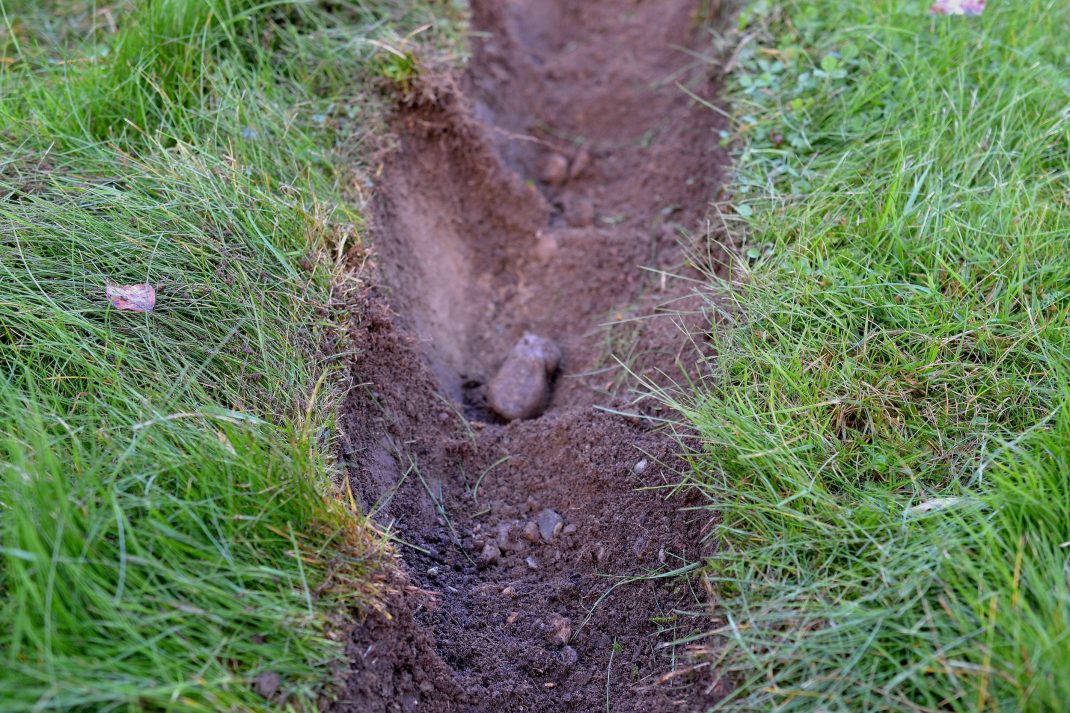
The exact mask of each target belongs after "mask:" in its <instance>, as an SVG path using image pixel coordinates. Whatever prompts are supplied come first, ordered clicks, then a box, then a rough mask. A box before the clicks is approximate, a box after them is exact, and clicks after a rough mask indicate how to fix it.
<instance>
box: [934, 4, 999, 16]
mask: <svg viewBox="0 0 1070 713" xmlns="http://www.w3.org/2000/svg"><path fill="white" fill-rule="evenodd" d="M984 11H985V0H936V2H934V3H933V4H932V6H931V7H930V8H929V13H930V14H932V15H973V16H976V15H980V14H981V13H982V12H984Z"/></svg>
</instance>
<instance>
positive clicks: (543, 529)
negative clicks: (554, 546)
mask: <svg viewBox="0 0 1070 713" xmlns="http://www.w3.org/2000/svg"><path fill="white" fill-rule="evenodd" d="M536 522H537V523H538V525H539V535H540V536H542V539H543V541H544V542H550V541H551V540H553V539H554V537H556V536H557V535H559V534H560V533H561V528H563V527H564V526H565V521H564V519H563V518H562V517H561V516H560V515H558V514H557V512H555V511H554V510H550V509H549V508H547V509H546V510H543V511H542V512H540V513H539V516H538V517H537V518H536Z"/></svg>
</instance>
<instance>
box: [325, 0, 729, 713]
mask: <svg viewBox="0 0 1070 713" xmlns="http://www.w3.org/2000/svg"><path fill="white" fill-rule="evenodd" d="M698 4H699V3H697V2H694V1H688V0H660V1H654V0H628V1H627V2H625V1H624V0H612V1H611V0H583V1H582V2H580V1H578V0H573V1H571V2H570V1H567V0H524V1H523V2H521V1H520V0H497V1H492V0H482V1H476V2H473V3H472V5H473V7H472V10H473V25H474V30H475V32H474V47H473V50H474V52H473V58H472V60H471V62H470V65H469V68H468V70H467V71H466V72H465V74H464V75H463V76H462V77H460V78H458V79H456V80H451V79H445V80H441V81H435V82H431V83H430V85H429V86H428V87H427V88H426V91H424V92H423V93H422V94H421V95H420V96H419V98H418V99H416V100H413V101H411V102H409V103H408V104H407V105H406V106H403V107H401V108H400V109H399V111H398V114H397V117H396V120H395V123H394V127H395V130H396V133H397V135H398V139H399V141H398V143H399V146H398V148H397V149H396V151H394V152H393V154H392V155H391V156H390V158H389V160H388V161H387V163H386V165H385V167H384V172H383V175H382V178H381V180H380V184H379V186H378V188H377V192H378V196H379V197H378V201H377V206H376V237H375V241H374V242H375V250H376V252H377V254H378V256H379V268H380V272H381V275H380V283H381V284H380V287H378V288H376V289H375V290H373V291H372V292H370V293H369V294H368V295H366V296H365V297H364V299H363V300H362V303H361V305H360V309H358V310H355V316H354V320H353V327H352V331H353V334H352V337H353V339H354V341H355V343H356V344H357V345H358V346H359V349H360V354H359V356H357V357H356V358H355V360H354V361H353V363H352V366H351V377H352V381H353V383H354V385H355V387H354V388H353V389H352V391H351V393H350V396H349V397H348V399H347V402H346V404H345V407H344V409H343V423H342V426H343V428H342V431H343V435H344V439H343V445H342V455H343V458H344V462H345V464H346V466H347V472H348V477H349V487H350V488H351V489H352V491H353V493H354V495H355V496H356V497H357V498H358V499H359V500H361V501H362V504H363V506H364V507H366V508H368V509H369V510H370V511H372V512H373V513H374V517H375V518H376V519H377V520H378V521H379V522H381V523H383V524H384V526H388V527H389V528H390V529H391V531H392V533H393V534H394V535H395V536H396V538H397V540H398V549H399V551H400V553H401V566H402V572H403V574H402V575H401V577H402V580H403V581H400V582H399V590H400V591H401V592H402V593H401V594H400V595H399V596H398V597H397V598H395V600H393V601H392V602H390V607H389V610H390V611H389V615H376V616H373V617H371V618H369V619H368V621H366V622H364V623H363V624H362V625H361V626H360V627H358V628H357V630H356V631H354V632H353V635H352V638H351V640H350V643H349V653H350V659H351V666H350V671H349V672H348V675H347V679H346V684H345V690H344V693H343V695H342V697H341V699H340V700H339V701H338V703H337V705H336V709H337V710H339V711H361V712H362V713H363V712H365V711H415V710H432V711H593V710H606V709H607V708H608V709H611V710H613V711H659V710H673V711H676V710H701V709H702V708H703V707H704V706H705V705H706V704H708V703H710V702H712V701H713V700H715V699H716V698H717V697H718V696H719V695H722V694H723V691H722V690H721V687H720V684H719V683H718V679H717V677H716V676H715V675H714V673H712V672H709V671H706V670H704V669H701V668H699V669H695V670H693V671H688V669H687V667H688V665H689V661H688V660H687V657H686V651H685V650H684V649H683V648H681V647H679V646H673V645H671V642H673V641H674V640H677V639H679V638H682V637H685V636H688V635H690V634H692V633H695V632H694V631H693V627H694V624H693V622H694V621H696V619H695V618H694V617H690V616H687V614H688V613H689V612H698V611H701V610H702V609H703V608H704V607H705V606H707V604H706V601H705V592H703V591H702V590H701V588H700V587H699V584H698V581H697V580H693V579H690V578H689V577H688V572H690V571H691V568H692V564H693V563H695V562H698V561H700V560H701V558H702V556H703V554H704V551H706V550H708V548H710V547H712V546H714V545H713V543H709V542H708V541H707V540H706V538H705V537H704V535H705V528H706V526H707V525H708V520H709V513H708V511H703V510H699V511H696V510H693V509H691V510H689V509H686V508H687V507H688V506H694V505H696V504H699V503H697V502H696V500H695V497H697V496H695V495H693V494H686V493H676V489H675V487H674V486H675V484H676V483H678V482H679V481H680V476H679V474H678V470H679V469H681V468H682V467H683V464H682V463H681V462H680V461H679V459H678V455H677V450H678V446H677V445H676V443H675V441H674V440H673V439H672V438H671V437H669V436H668V435H666V434H665V433H664V432H662V431H660V430H658V429H656V428H654V427H653V426H652V425H651V424H652V423H653V421H652V420H651V419H647V418H642V417H637V416H625V415H620V413H621V412H625V411H635V409H636V407H635V406H634V405H632V404H629V403H627V402H626V401H624V400H623V396H621V395H619V391H620V390H619V388H618V387H619V386H620V385H621V381H620V380H619V379H617V378H616V376H615V375H614V374H613V373H610V372H609V371H607V370H606V368H605V365H606V364H607V344H608V342H610V341H611V340H610V339H608V338H607V336H606V335H607V334H608V333H607V331H606V330H605V329H604V328H603V327H602V326H600V325H603V324H604V323H605V322H607V321H609V320H613V319H615V318H616V317H618V316H619V315H620V314H621V313H623V312H628V313H629V314H631V313H635V312H636V311H640V312H641V311H643V310H644V309H647V308H649V307H650V306H652V305H656V304H658V303H660V302H664V301H672V300H673V299H675V298H676V297H678V296H679V293H678V292H677V293H674V292H673V288H666V286H665V283H664V282H663V280H662V277H661V274H660V273H659V272H658V271H659V270H671V269H676V268H678V267H679V265H680V263H681V251H680V248H679V245H678V243H677V240H676V236H677V235H678V234H679V233H680V232H699V233H701V231H702V226H703V221H704V219H705V216H706V211H707V206H708V202H709V200H710V198H711V197H712V196H713V195H714V194H715V192H716V191H717V189H718V187H719V185H720V180H721V172H722V167H723V166H724V156H723V155H722V154H721V152H720V151H719V150H718V149H717V146H718V136H717V131H718V129H719V128H720V127H719V120H718V117H717V115H716V114H715V113H714V112H712V111H710V110H709V109H707V108H704V107H702V106H701V105H699V104H698V103H697V102H695V101H694V100H693V99H692V98H690V97H689V96H688V95H687V93H685V92H684V91H683V90H682V89H681V86H680V85H683V86H686V87H687V88H688V89H689V91H690V92H692V93H694V94H696V95H698V96H702V97H707V98H708V97H711V96H712V94H713V89H714V87H713V86H712V84H711V81H710V79H709V77H708V72H707V69H706V65H705V64H704V63H703V62H701V61H698V60H696V59H695V57H694V55H693V54H692V53H691V52H689V50H690V49H697V48H699V47H700V46H701V42H702V33H701V30H700V27H699V24H700V23H698V22H697V17H696V14H697V10H698ZM528 333H532V334H536V335H539V336H540V337H544V338H548V339H551V340H553V341H554V342H555V343H556V345H557V346H558V347H560V350H561V360H560V365H559V366H558V368H557V370H556V372H555V373H556V378H554V380H553V383H552V390H551V392H550V396H549V401H548V404H546V405H547V408H546V411H545V413H543V415H541V416H539V417H538V418H533V419H529V420H517V421H514V422H512V423H508V424H507V423H505V422H504V421H503V420H501V419H500V418H499V417H498V416H496V415H495V414H494V413H493V412H492V411H491V410H490V409H489V408H488V406H487V400H486V394H487V384H488V383H489V382H490V381H491V380H492V379H493V377H494V376H495V374H496V373H497V371H498V369H499V368H500V367H501V366H502V364H503V362H505V360H506V359H507V357H508V356H509V354H510V352H511V351H512V350H513V348H514V346H515V345H516V344H517V342H518V340H520V339H521V338H522V337H523V336H524V335H525V334H528ZM651 334H653V335H655V336H656V335H661V336H660V337H657V339H659V340H661V341H659V343H658V344H655V347H656V348H655V349H654V350H653V351H650V350H647V351H646V356H645V357H644V358H643V359H642V360H637V364H638V363H641V367H640V368H642V369H644V370H647V371H648V372H653V371H656V370H659V369H661V370H670V371H671V370H673V369H675V368H676V365H675V360H676V358H677V357H678V356H679V354H680V353H681V352H682V350H681V349H679V348H676V347H670V343H671V342H672V341H673V340H674V339H675V340H678V341H685V340H684V338H683V337H682V336H680V335H679V334H678V333H674V334H675V337H672V336H670V337H666V335H667V334H669V333H668V332H666V331H665V330H664V329H663V328H659V329H655V330H652V332H651ZM640 338H642V337H640ZM651 354H653V355H654V356H653V357H651V356H650V355H651ZM659 355H660V356H659ZM692 360H693V358H692ZM540 378H541V377H540ZM539 383H540V388H542V382H539ZM541 406H542V404H540V408H541ZM500 410H501V409H499V411H500Z"/></svg>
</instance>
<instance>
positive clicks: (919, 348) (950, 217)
mask: <svg viewBox="0 0 1070 713" xmlns="http://www.w3.org/2000/svg"><path fill="white" fill-rule="evenodd" d="M927 7H928V3H924V2H914V1H913V0H880V1H879V2H873V3H853V2H846V1H845V0H820V1H819V2H796V1H795V0H768V1H765V0H758V1H756V2H752V3H750V4H748V5H747V6H746V8H745V9H744V10H743V11H742V13H741V14H740V16H739V27H738V33H737V34H736V40H737V46H738V49H737V51H736V53H735V58H736V61H735V63H734V69H733V71H732V73H731V75H730V77H729V87H730V100H731V104H732V110H733V114H734V116H735V119H736V123H735V127H734V132H733V133H732V134H730V135H726V141H732V142H734V145H735V146H736V147H737V152H738V158H739V165H738V173H737V176H736V180H735V186H734V198H733V202H734V205H733V206H732V210H731V213H732V214H731V215H727V216H725V217H726V222H727V224H728V225H729V226H731V229H733V230H734V231H735V232H737V233H738V234H739V236H740V238H741V240H743V242H744V245H743V248H742V250H741V252H740V261H741V262H740V269H739V270H738V271H737V272H738V273H739V274H738V275H737V276H738V277H739V279H738V280H736V281H735V282H733V283H731V284H721V285H719V286H718V287H719V289H720V290H721V291H722V292H723V293H724V294H727V295H728V296H729V297H730V298H731V300H730V301H731V302H732V305H733V306H732V308H731V309H729V310H727V311H728V312H729V313H728V314H726V315H724V316H725V317H726V318H727V319H728V320H729V321H730V322H731V323H732V326H731V328H719V330H718V332H717V334H716V335H715V337H714V339H715V346H716V348H717V356H716V358H714V359H712V360H711V361H710V362H709V364H708V367H709V369H708V376H707V378H706V379H705V380H704V381H703V383H702V384H701V385H700V386H699V387H698V389H697V391H696V392H694V393H691V394H687V395H685V396H681V397H677V398H676V399H675V405H676V406H677V408H679V409H680V411H681V413H682V414H683V415H684V416H685V417H686V419H687V420H688V421H689V422H690V424H691V425H692V426H693V427H694V428H695V429H696V430H697V432H698V433H699V434H700V436H701V443H702V445H701V447H700V448H698V449H697V450H696V451H695V452H694V453H693V454H692V464H693V467H694V471H695V474H694V478H695V480H696V483H697V484H698V486H699V487H701V488H703V489H705V490H706V491H707V492H708V494H709V495H710V497H711V498H712V500H713V501H714V502H716V509H717V510H718V512H719V513H720V517H719V519H718V524H717V534H718V535H719V537H720V539H721V540H722V541H723V542H724V543H725V547H724V549H723V550H722V551H721V552H720V553H719V554H718V555H716V556H715V557H714V558H713V559H712V560H711V561H710V562H709V563H708V566H707V569H706V572H707V577H708V579H709V581H710V582H711V583H712V584H713V585H714V589H715V591H717V592H718V593H719V596H720V597H721V600H720V601H719V602H718V607H717V612H716V616H717V621H716V622H715V626H714V629H713V633H714V634H715V636H716V639H717V641H718V646H717V649H716V654H715V656H716V657H717V659H716V661H715V665H716V666H717V667H719V670H720V671H722V672H723V674H724V675H725V676H727V677H730V678H731V679H732V681H733V682H734V684H735V688H734V692H733V693H732V694H731V695H730V696H729V698H728V699H726V700H725V701H724V702H722V704H721V705H720V708H721V709H724V710H815V709H817V710H828V711H835V710H852V711H853V710H859V711H862V710H864V711H874V710H895V711H900V710H955V711H959V710H962V711H965V710H972V711H979V710H982V711H983V710H1030V711H1032V710H1036V711H1039V710H1060V709H1061V708H1062V707H1063V706H1064V705H1065V701H1066V700H1067V696H1068V695H1070V688H1068V685H1070V684H1068V679H1067V677H1066V676H1065V675H1064V673H1063V672H1064V671H1065V670H1066V666H1067V664H1068V663H1070V639H1068V636H1070V629H1068V622H1070V577H1068V574H1067V572H1068V569H1067V557H1068V552H1070V551H1068V549H1067V547H1066V543H1067V542H1070V521H1068V520H1067V517H1066V516H1067V514H1070V513H1068V511H1067V504H1068V503H1070V498H1068V497H1067V493H1068V492H1070V490H1068V486H1070V483H1068V482H1067V477H1068V476H1067V474H1068V472H1070V470H1068V465H1070V446H1068V444H1070V439H1068V436H1070V431H1068V429H1070V414H1068V413H1067V405H1068V402H1070V388H1068V387H1070V379H1068V376H1070V370H1068V368H1067V367H1068V363H1070V362H1068V356H1070V349H1068V347H1070V343H1068V329H1067V324H1068V318H1070V290H1068V286H1070V251H1068V249H1067V236H1068V235H1070V210H1068V207H1070V189H1068V186H1070V123H1068V119H1067V117H1068V107H1070V82H1068V81H1067V69H1068V67H1070V65H1068V59H1067V55H1066V52H1065V43H1064V42H1063V38H1064V37H1066V35H1067V34H1068V32H1070V6H1067V5H1066V4H1065V3H1061V2H1054V1H1047V2H1045V1H1038V2H1035V3H1030V4H1029V5H1028V8H1023V7H1022V6H1020V5H1018V4H1014V3H1009V2H991V3H989V7H988V9H987V10H986V12H985V14H984V15H983V16H982V17H979V18H963V17H950V18H932V17H929V16H928V15H927V13H926V10H927ZM723 303H724V298H723V295H722V297H721V300H720V301H719V302H718V303H717V304H723ZM711 309H720V308H719V307H715V306H711Z"/></svg>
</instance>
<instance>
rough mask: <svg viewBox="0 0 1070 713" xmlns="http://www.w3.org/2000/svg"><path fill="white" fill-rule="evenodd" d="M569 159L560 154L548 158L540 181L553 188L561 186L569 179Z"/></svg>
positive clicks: (541, 172) (544, 163)
mask: <svg viewBox="0 0 1070 713" xmlns="http://www.w3.org/2000/svg"><path fill="white" fill-rule="evenodd" d="M568 173H569V171H568V159H567V158H565V157H564V156H562V155H561V154H559V153H552V154H550V155H549V156H547V157H546V159H545V160H544V161H543V163H542V169H541V170H540V171H539V179H540V180H541V181H542V182H543V183H549V184H550V185H551V186H560V185H561V184H562V183H564V182H565V181H566V180H567V179H568Z"/></svg>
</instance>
